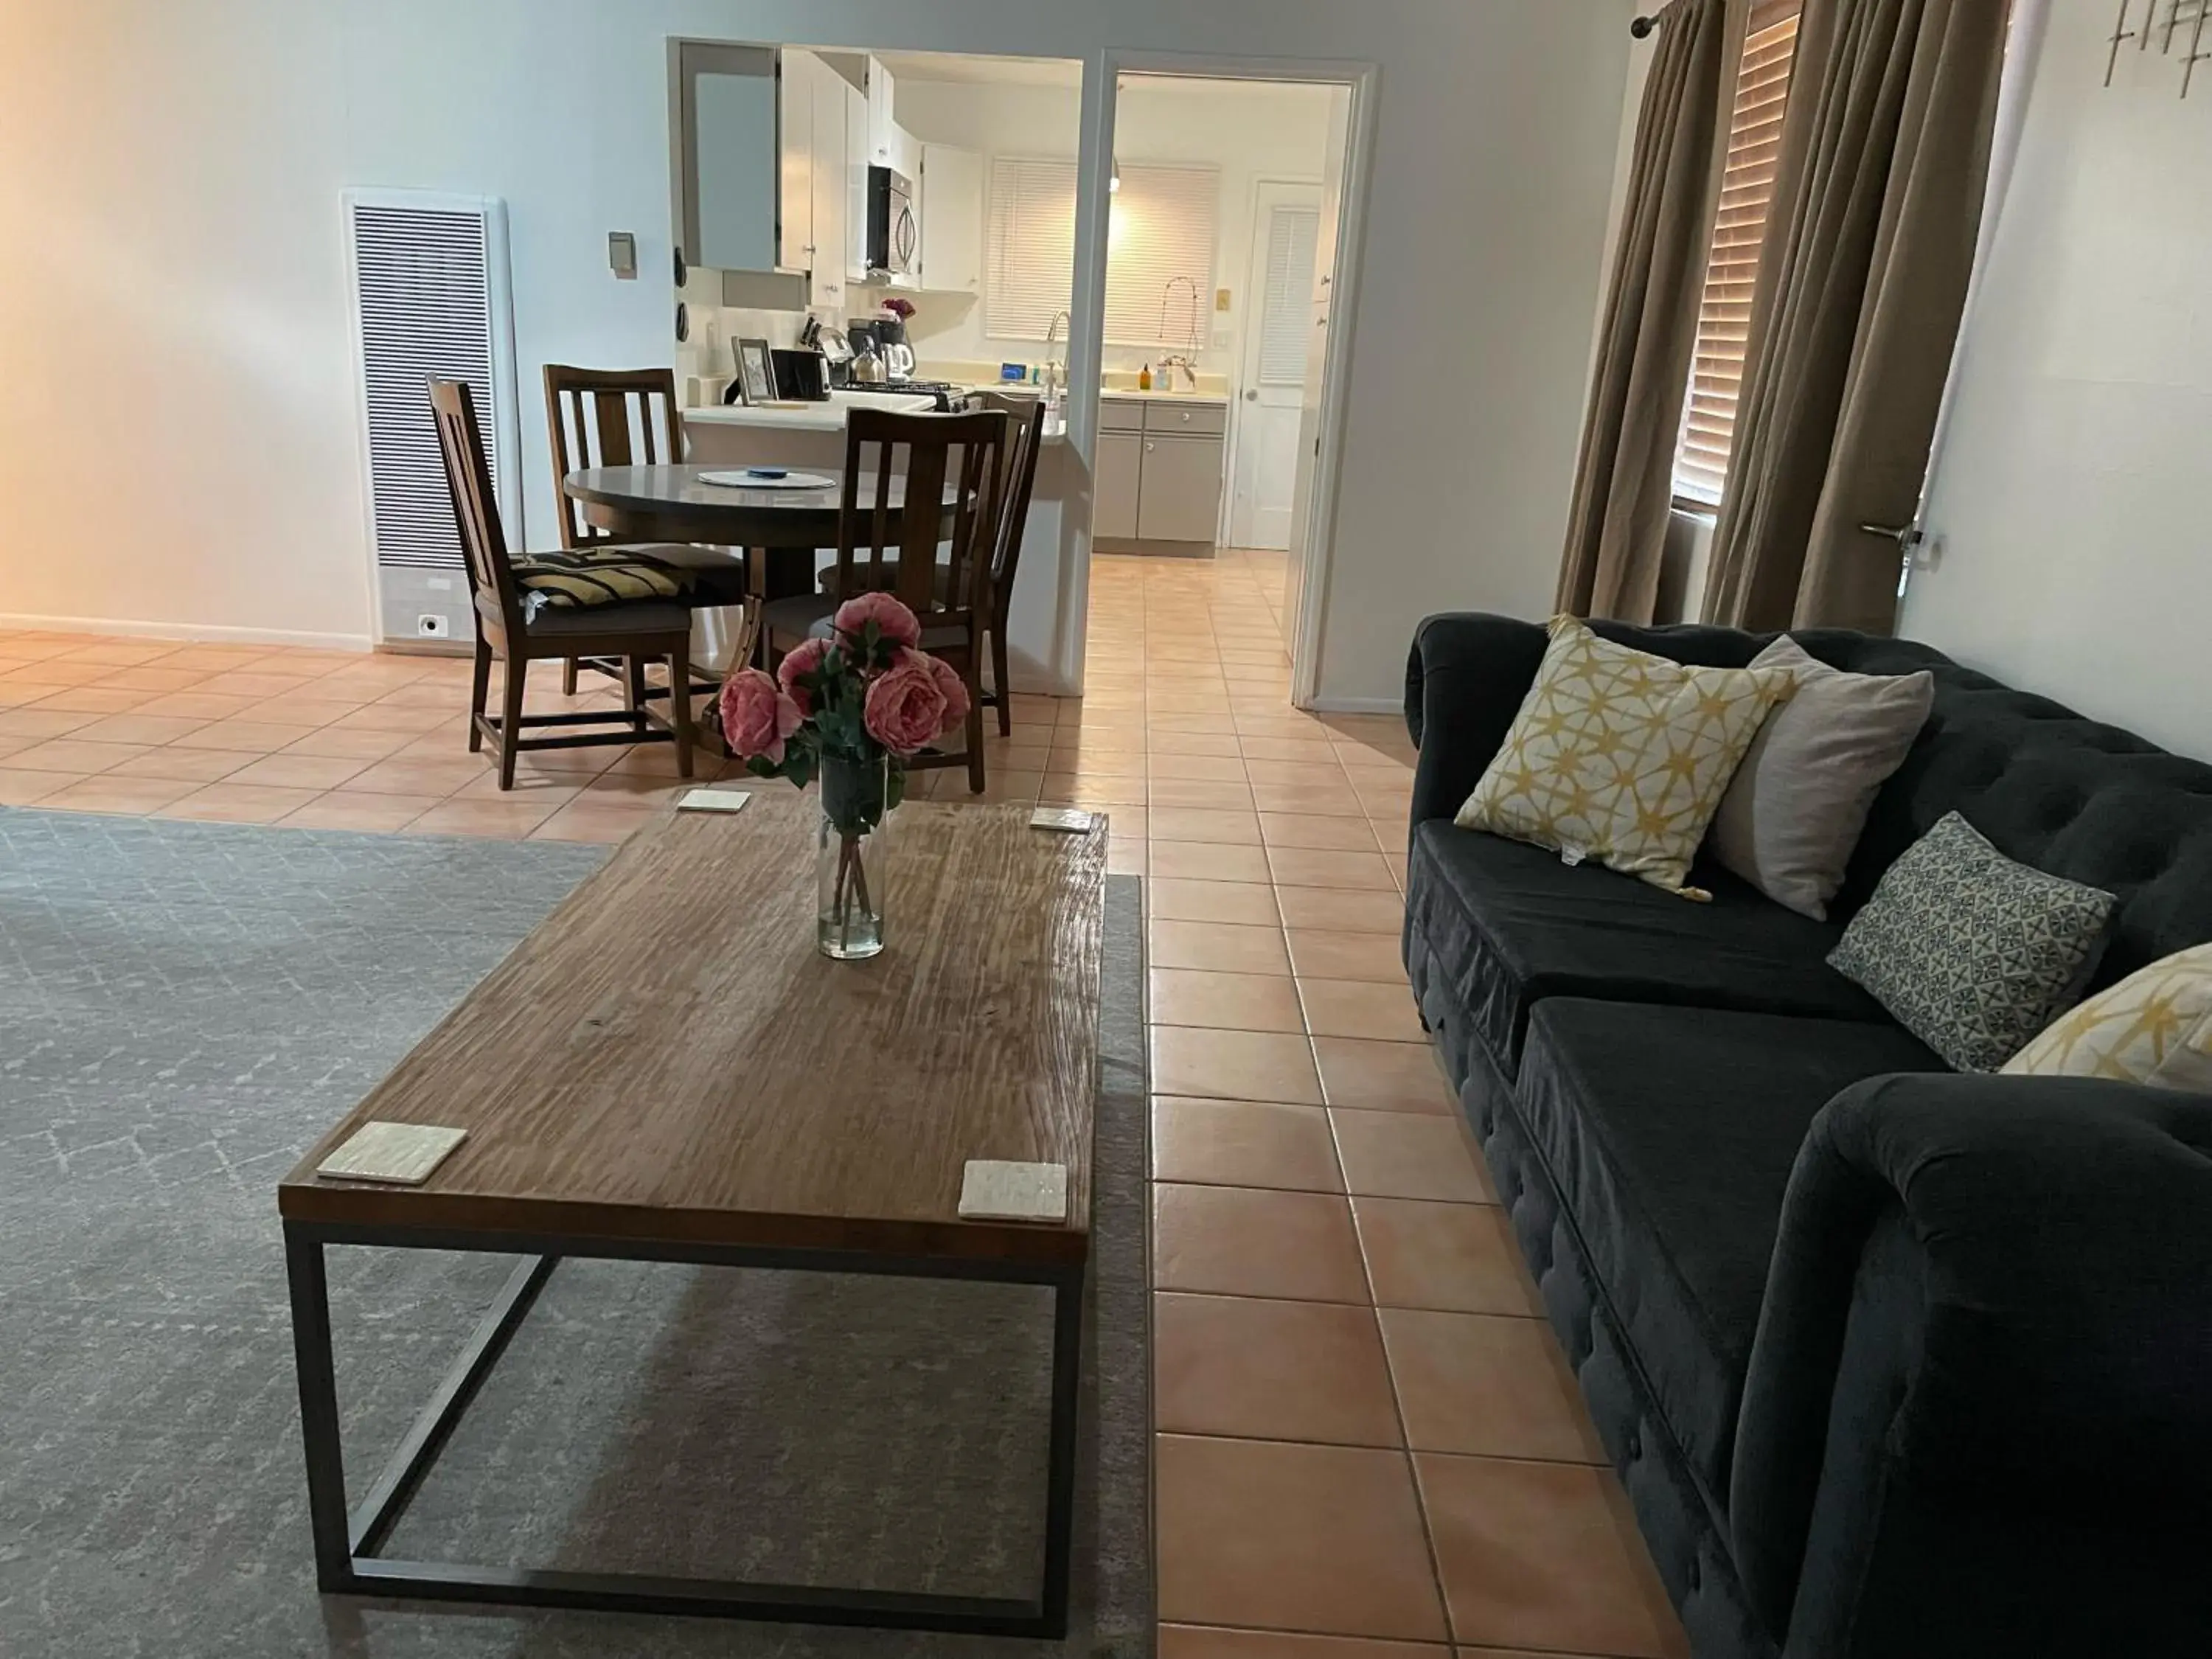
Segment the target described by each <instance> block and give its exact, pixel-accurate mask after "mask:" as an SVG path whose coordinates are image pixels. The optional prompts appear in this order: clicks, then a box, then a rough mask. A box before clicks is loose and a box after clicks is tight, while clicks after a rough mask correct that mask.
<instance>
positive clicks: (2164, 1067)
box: [2004, 945, 2212, 1095]
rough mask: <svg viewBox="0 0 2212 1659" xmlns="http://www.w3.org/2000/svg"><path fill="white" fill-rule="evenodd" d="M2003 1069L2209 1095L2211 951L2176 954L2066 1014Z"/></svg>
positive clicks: (2210, 948)
mask: <svg viewBox="0 0 2212 1659" xmlns="http://www.w3.org/2000/svg"><path fill="white" fill-rule="evenodd" d="M2004 1069H2005V1073H2006V1074H2007V1075H2008V1076H2012V1077H2107V1078H2118V1079H2120V1080H2121V1081H2123V1082H2127V1083H2148V1084H2153V1085H2156V1086H2157V1087H2159V1088H2161V1089H2181V1090H2185V1091H2187V1092H2189V1093H2191V1094H2198V1095H2207V1094H2212V945H2192V946H2191V947H2190V948H2189V949H2188V950H2186V951H2175V952H2174V953H2173V954H2172V956H2170V957H2162V958H2160V960H2159V961H2157V962H2154V963H2151V965H2150V966H2149V967H2148V968H2144V969H2138V970H2137V971H2136V972H2135V973H2132V974H2130V975H2128V976H2127V977H2126V978H2125V979H2124V980H2122V981H2120V982H2119V983H2118V985H2115V986H2113V987H2112V988H2111V989H2110V990H2107V991H2101V992H2100V993H2098V994H2097V995H2095V996H2093V997H2091V998H2090V999H2089V1000H2087V1002H2085V1003H2083V1004H2081V1006H2079V1007H2078V1008H2074V1009H2070V1010H2069V1011H2068V1012H2065V1013H2063V1014H2061V1015H2060V1016H2059V1017H2058V1018H2057V1019H2055V1020H2053V1021H2052V1022H2051V1024H2049V1025H2048V1026H2046V1027H2045V1028H2044V1030H2043V1034H2042V1035H2041V1036H2038V1037H2037V1038H2036V1039H2035V1040H2034V1041H2033V1042H2030V1043H2029V1044H2028V1045H2027V1047H2026V1048H2023V1049H2021V1051H2020V1052H2019V1053H2018V1054H2015V1055H2014V1056H2013V1057H2012V1058H2011V1059H2010V1060H2007V1061H2006V1062H2005V1067H2004Z"/></svg>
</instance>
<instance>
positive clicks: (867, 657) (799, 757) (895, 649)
mask: <svg viewBox="0 0 2212 1659" xmlns="http://www.w3.org/2000/svg"><path fill="white" fill-rule="evenodd" d="M831 628H832V629H833V632H832V633H831V634H830V636H829V638H828V639H815V640H808V641H805V643H804V644H802V645H800V646H799V647H798V648H797V649H796V650H794V651H793V652H792V653H790V654H789V655H788V656H787V657H785V658H784V659H783V660H782V662H781V663H780V664H779V665H777V667H776V671H775V674H774V675H773V676H770V675H768V674H764V673H763V672H762V671H760V670H759V669H757V668H746V669H741V670H739V671H738V672H737V673H734V674H732V675H731V676H730V678H728V679H727V680H726V681H725V682H724V683H723V685H722V700H721V718H722V736H723V738H724V739H725V740H726V742H727V743H728V744H729V745H730V750H731V752H732V754H734V755H736V756H737V757H738V758H739V759H741V760H743V761H744V763H746V767H747V769H749V770H750V771H752V772H754V773H756V774H757V775H759V776H762V777H764V778H778V777H781V778H789V779H790V780H791V781H793V783H795V784H798V785H799V787H801V788H804V787H805V786H806V785H807V784H808V783H810V782H811V781H813V780H814V778H815V776H816V775H817V774H818V773H819V772H820V771H821V770H822V769H823V765H824V764H825V763H832V762H836V761H857V762H860V763H873V762H876V761H879V760H883V759H885V758H886V757H888V758H889V760H890V763H891V770H892V771H893V772H894V773H896V772H897V771H899V770H900V769H901V767H900V763H902V762H903V761H905V760H906V759H907V758H908V757H910V756H912V755H915V754H916V753H918V752H919V751H920V750H923V749H926V748H927V747H928V746H929V745H930V744H933V743H935V742H936V741H937V740H938V739H939V738H941V737H944V736H945V734H946V733H947V732H951V731H954V730H955V729H957V727H958V726H960V725H961V724H962V723H963V721H965V720H967V718H968V688H967V686H966V685H965V684H963V682H962V681H961V678H960V676H959V675H958V674H957V673H955V672H954V671H953V670H952V668H951V665H948V664H946V663H945V662H943V661H940V660H939V659H937V658H935V657H933V656H931V655H930V654H929V653H927V652H926V651H924V650H922V649H921V622H920V621H919V620H918V619H917V618H916V617H915V614H914V612H913V611H909V610H908V609H907V608H906V606H904V605H901V604H900V603H899V602H898V600H896V599H894V598H892V597H891V596H890V594H888V593H863V594H861V595H860V597H859V598H858V599H848V600H846V601H845V603H844V604H843V605H841V606H839V607H838V610H837V614H836V617H834V618H833V619H832V622H831ZM890 805H897V803H896V801H893V802H892V803H890Z"/></svg>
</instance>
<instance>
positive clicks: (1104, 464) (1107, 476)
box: [1091, 431, 1145, 541]
mask: <svg viewBox="0 0 2212 1659" xmlns="http://www.w3.org/2000/svg"><path fill="white" fill-rule="evenodd" d="M1144 447H1145V439H1144V435H1142V434H1141V433H1137V432H1109V431H1101V432H1100V433H1099V435H1098V462H1097V468H1096V470H1095V471H1094V472H1093V474H1092V477H1091V535H1093V536H1094V537H1099V536H1103V537H1110V538H1115V539H1116V540H1121V541H1127V540H1131V539H1133V538H1134V537H1135V536H1136V533H1137V505H1138V490H1139V480H1140V477H1141V471H1142V467H1143V465H1144V462H1143V453H1144Z"/></svg>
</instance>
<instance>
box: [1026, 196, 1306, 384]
mask: <svg viewBox="0 0 2212 1659" xmlns="http://www.w3.org/2000/svg"><path fill="white" fill-rule="evenodd" d="M1220 197H1221V175H1220V172H1219V170H1218V168H1214V167H1143V166H1134V165H1132V166H1125V167H1122V169H1121V189H1120V190H1118V191H1115V193H1114V201H1113V217H1112V222H1111V226H1110V228H1109V233H1108V237H1107V253H1106V339H1107V341H1108V343H1109V344H1113V345H1141V346H1153V345H1163V344H1164V345H1171V346H1180V345H1188V343H1189V342H1190V338H1191V335H1192V334H1193V332H1195V333H1196V334H1197V336H1198V343H1199V344H1200V346H1203V345H1204V344H1205V343H1206V330H1207V322H1206V319H1207V317H1208V316H1209V315H1210V313H1211V311H1212V303H1213V294H1212V289H1213V246H1214V240H1215V227H1216V221H1217V217H1218V206H1219V202H1220ZM988 217H989V224H988V228H987V237H988V240H989V248H988V252H987V259H986V270H987V276H986V282H987V287H986V289H985V292H984V295H983V326H984V328H985V330H986V331H987V332H988V333H989V335H990V336H991V337H992V338H994V339H1001V340H1042V339H1043V338H1044V337H1045V333H1046V331H1047V330H1048V329H1049V328H1050V327H1051V325H1052V319H1053V318H1054V315H1056V314H1057V313H1060V312H1061V311H1064V310H1066V308H1067V307H1068V305H1069V303H1070V300H1069V296H1070V294H1071V293H1072V291H1073V274H1072V273H1073V270H1074V266H1075V163H1074V162H1073V161H1022V160H1018V159H1016V158H1014V157H1011V156H1003V155H1001V156H994V158H993V159H992V161H991V192H990V212H989V216H988ZM1179 277H1180V278H1188V281H1187V282H1180V281H1176V278H1179ZM1171 282H1172V283H1174V284H1175V288H1174V293H1173V295H1172V297H1170V295H1169V290H1168V285H1169V283H1171ZM1164 300H1165V301H1166V304H1165V307H1164V311H1165V317H1164V319H1163V316H1162V312H1163V305H1162V301H1164ZM1301 349H1303V341H1302V342H1301Z"/></svg>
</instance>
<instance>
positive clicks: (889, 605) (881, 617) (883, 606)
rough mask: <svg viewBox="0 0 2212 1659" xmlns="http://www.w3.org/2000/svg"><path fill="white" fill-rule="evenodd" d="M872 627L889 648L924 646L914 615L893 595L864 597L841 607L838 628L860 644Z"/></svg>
mask: <svg viewBox="0 0 2212 1659" xmlns="http://www.w3.org/2000/svg"><path fill="white" fill-rule="evenodd" d="M869 623H875V625H876V636H877V637H878V639H880V640H881V641H883V642H884V644H886V645H890V646H906V647H914V646H918V645H920V644H921V623H919V622H917V621H915V615H914V612H913V611H909V610H908V609H907V608H906V607H905V606H904V605H901V604H900V603H899V602H898V600H897V599H895V598H894V597H893V596H892V595H890V594H889V593H881V592H866V593H862V594H860V595H859V596H857V597H856V598H854V599H848V600H846V601H845V603H844V604H842V605H839V606H838V607H837V616H836V623H835V626H836V629H837V631H838V632H839V633H840V634H842V635H846V636H847V637H848V638H849V639H852V640H855V641H857V640H859V639H860V637H861V636H862V634H863V633H864V631H865V630H866V628H867V626H868V624H869Z"/></svg>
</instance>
